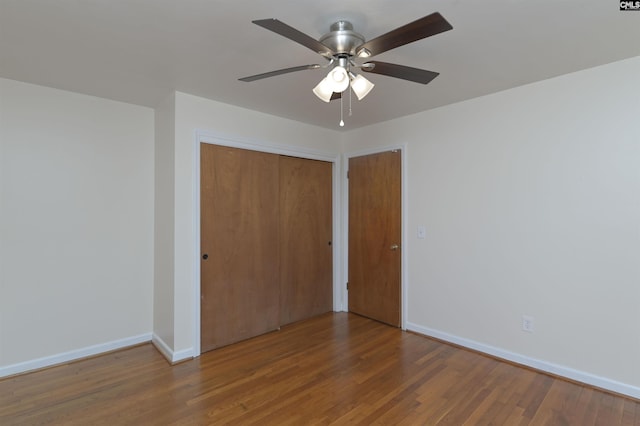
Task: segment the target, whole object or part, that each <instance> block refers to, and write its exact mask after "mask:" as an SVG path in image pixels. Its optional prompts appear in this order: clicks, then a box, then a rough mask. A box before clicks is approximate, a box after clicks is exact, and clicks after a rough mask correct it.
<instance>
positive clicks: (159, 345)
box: [151, 333, 195, 364]
mask: <svg viewBox="0 0 640 426" xmlns="http://www.w3.org/2000/svg"><path fill="white" fill-rule="evenodd" d="M151 343H153V345H154V346H155V347H156V349H158V351H160V353H161V354H162V355H164V357H165V358H166V359H167V361H169V362H170V363H172V364H173V363H176V362H180V361H185V360H187V359H191V358H193V357H194V356H195V355H194V353H193V348H188V349H183V350H181V351H176V352H174V351H173V349H171V348H170V347H169V345H167V343H166V342H165V341H164V340H162V339H161V338H160V336H158V335H157V334H155V333H153V337H152V338H151Z"/></svg>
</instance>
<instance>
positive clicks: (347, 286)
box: [347, 281, 349, 290]
mask: <svg viewBox="0 0 640 426" xmlns="http://www.w3.org/2000/svg"><path fill="white" fill-rule="evenodd" d="M347 290H349V282H348V281H347Z"/></svg>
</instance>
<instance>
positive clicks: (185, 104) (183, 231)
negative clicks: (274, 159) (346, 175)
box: [171, 92, 341, 356]
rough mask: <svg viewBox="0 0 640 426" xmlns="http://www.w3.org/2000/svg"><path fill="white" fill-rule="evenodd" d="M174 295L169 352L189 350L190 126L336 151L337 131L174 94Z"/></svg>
mask: <svg viewBox="0 0 640 426" xmlns="http://www.w3.org/2000/svg"><path fill="white" fill-rule="evenodd" d="M175 117H176V119H175V134H176V138H175V182H174V187H175V247H174V255H175V276H174V277H175V278H174V286H175V289H174V291H175V298H174V309H175V312H174V315H175V322H174V346H173V348H171V349H173V351H174V353H180V354H185V355H188V356H191V355H192V353H193V349H194V346H195V345H196V344H197V343H196V341H195V340H196V336H194V321H196V320H197V319H196V318H194V316H195V312H194V285H195V284H196V283H194V279H195V277H194V261H195V262H197V261H198V259H199V250H197V249H196V247H195V242H196V235H195V232H194V229H195V228H194V227H195V224H194V223H193V222H194V221H193V218H194V214H195V212H194V187H195V186H194V185H195V179H199V177H197V176H196V174H195V173H194V172H195V168H194V166H195V164H194V159H195V155H196V152H195V147H196V145H195V142H194V140H195V132H196V130H205V131H209V132H212V133H215V134H218V135H224V136H228V137H231V138H235V139H240V140H245V141H250V142H252V143H255V144H258V145H260V144H268V145H279V146H285V147H297V148H300V149H306V150H315V151H318V152H322V153H327V154H329V155H331V154H332V155H338V154H339V153H340V149H341V139H340V138H341V135H340V133H338V132H335V131H331V130H327V129H322V128H320V127H315V126H310V125H306V124H302V123H298V122H295V121H291V120H286V119H283V118H279V117H275V116H270V115H267V114H263V113H258V112H255V111H250V110H246V109H243V108H238V107H234V106H230V105H226V104H222V103H219V102H214V101H210V100H207V99H204V98H199V97H196V96H192V95H187V94H184V93H179V92H178V93H176V94H175Z"/></svg>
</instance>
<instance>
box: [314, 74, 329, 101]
mask: <svg viewBox="0 0 640 426" xmlns="http://www.w3.org/2000/svg"><path fill="white" fill-rule="evenodd" d="M313 93H315V95H316V96H317V97H319V98H320V99H322V100H323V101H325V102H329V101H330V100H331V95H333V85H332V84H331V82H330V81H329V79H328V78H327V77H325V78H323V79H322V81H321V82H320V83H318V85H317V86H316V87H314V88H313Z"/></svg>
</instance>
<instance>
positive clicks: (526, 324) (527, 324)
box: [522, 315, 533, 333]
mask: <svg viewBox="0 0 640 426" xmlns="http://www.w3.org/2000/svg"><path fill="white" fill-rule="evenodd" d="M522 331H526V332H527V333H533V317H531V316H529V315H523V316H522Z"/></svg>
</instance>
